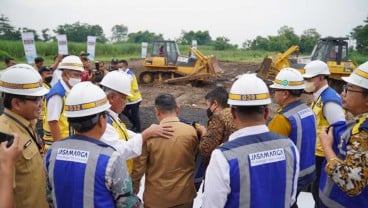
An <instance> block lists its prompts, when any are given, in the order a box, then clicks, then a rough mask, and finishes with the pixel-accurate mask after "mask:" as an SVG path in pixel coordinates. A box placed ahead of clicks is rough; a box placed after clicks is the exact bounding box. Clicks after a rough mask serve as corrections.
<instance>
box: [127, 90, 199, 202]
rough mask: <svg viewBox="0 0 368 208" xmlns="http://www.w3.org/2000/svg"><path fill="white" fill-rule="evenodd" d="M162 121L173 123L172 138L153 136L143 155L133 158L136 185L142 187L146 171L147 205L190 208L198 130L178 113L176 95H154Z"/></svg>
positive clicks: (159, 117)
mask: <svg viewBox="0 0 368 208" xmlns="http://www.w3.org/2000/svg"><path fill="white" fill-rule="evenodd" d="M155 111H156V117H157V118H158V120H159V121H160V125H171V126H172V127H173V128H174V136H173V137H172V138H171V139H151V140H149V141H147V142H146V143H145V144H144V145H143V150H142V155H141V156H140V157H138V158H136V159H135V160H134V168H133V172H132V179H133V189H134V192H135V193H138V191H139V185H140V180H141V178H142V176H143V174H146V179H145V189H144V193H143V201H144V207H180V208H187V207H188V208H189V207H190V208H191V207H192V206H193V199H194V198H195V196H196V190H195V187H194V178H193V174H194V166H195V164H194V156H195V153H196V152H197V148H198V138H197V133H196V130H195V129H194V128H193V127H192V126H190V125H187V124H185V123H183V122H180V121H179V118H178V117H177V114H178V111H179V108H178V106H177V105H176V102H175V98H174V96H172V95H170V94H161V95H159V96H158V97H156V99H155Z"/></svg>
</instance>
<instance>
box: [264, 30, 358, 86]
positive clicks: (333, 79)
mask: <svg viewBox="0 0 368 208" xmlns="http://www.w3.org/2000/svg"><path fill="white" fill-rule="evenodd" d="M348 40H349V39H348V38H343V37H340V38H335V37H327V38H321V39H319V40H318V42H317V44H316V45H315V47H314V49H313V51H312V54H311V55H310V56H309V57H299V46H297V45H294V46H291V47H290V48H289V49H287V50H286V51H285V52H284V53H279V54H277V56H276V58H272V57H266V58H264V60H263V62H262V64H261V66H260V68H259V69H258V71H257V74H258V76H259V77H261V78H262V79H263V80H265V81H266V83H272V81H273V80H274V78H275V76H276V75H277V73H278V72H279V71H280V70H281V69H282V68H286V67H292V68H295V69H298V70H299V71H300V72H301V73H302V74H303V73H304V69H303V68H304V66H305V65H306V64H307V63H308V62H309V61H313V60H321V61H324V62H325V63H326V64H327V65H328V68H329V69H330V73H331V75H330V76H329V84H330V86H331V87H333V88H334V89H335V90H337V91H338V92H341V91H342V86H343V83H344V82H343V81H342V80H341V77H343V76H349V74H350V73H351V72H352V71H353V70H354V69H355V68H356V64H354V63H353V62H352V61H351V60H350V59H349V56H348V52H349V47H348Z"/></svg>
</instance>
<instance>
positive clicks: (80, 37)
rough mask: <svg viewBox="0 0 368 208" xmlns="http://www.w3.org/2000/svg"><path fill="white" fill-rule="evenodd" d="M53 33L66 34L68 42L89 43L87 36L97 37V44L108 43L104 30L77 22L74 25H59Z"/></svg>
mask: <svg viewBox="0 0 368 208" xmlns="http://www.w3.org/2000/svg"><path fill="white" fill-rule="evenodd" d="M53 31H54V32H55V33H56V34H66V36H67V37H68V41H74V42H85V41H87V36H96V37H97V42H101V43H105V42H106V41H107V38H106V37H105V34H104V33H103V29H102V27H101V26H99V25H89V24H87V23H80V22H76V23H73V24H64V25H59V26H58V27H57V28H56V29H55V30H53Z"/></svg>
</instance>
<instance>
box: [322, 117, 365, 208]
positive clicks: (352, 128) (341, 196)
mask: <svg viewBox="0 0 368 208" xmlns="http://www.w3.org/2000/svg"><path fill="white" fill-rule="evenodd" d="M363 130H364V131H368V120H367V118H366V117H365V118H364V121H362V122H358V123H357V122H356V121H352V122H349V123H348V124H347V130H346V131H345V132H344V133H343V134H342V135H341V141H340V143H339V146H338V152H337V154H336V155H337V157H339V158H340V159H342V160H345V158H346V147H347V144H348V141H349V139H350V137H351V136H352V135H353V134H357V133H359V132H361V131H363ZM325 166H326V161H325V162H324V164H323V166H322V167H325ZM319 189H320V191H319V197H320V199H321V200H322V202H323V204H324V205H325V206H327V207H333V208H340V207H341V208H343V207H351V208H368V186H366V187H365V188H364V189H363V190H362V192H361V193H360V194H359V195H356V196H349V195H347V194H346V193H345V192H344V191H342V190H341V189H340V188H339V187H338V186H337V185H336V184H335V183H334V182H333V181H332V180H331V179H330V177H328V175H327V174H326V172H325V171H321V180H320V186H319Z"/></svg>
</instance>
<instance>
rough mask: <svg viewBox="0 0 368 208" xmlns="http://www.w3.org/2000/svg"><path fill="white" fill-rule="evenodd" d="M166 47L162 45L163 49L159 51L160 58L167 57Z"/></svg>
mask: <svg viewBox="0 0 368 208" xmlns="http://www.w3.org/2000/svg"><path fill="white" fill-rule="evenodd" d="M165 54H166V53H165V47H164V46H163V45H162V46H161V47H160V49H159V55H160V56H165Z"/></svg>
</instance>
